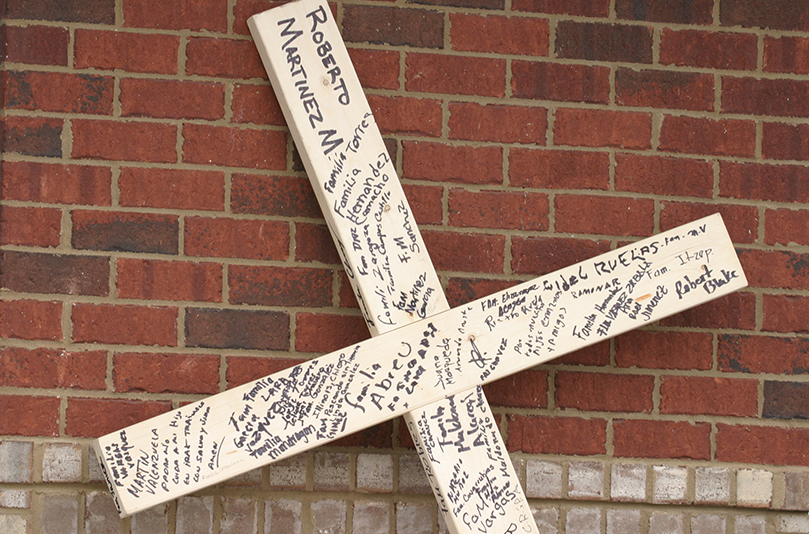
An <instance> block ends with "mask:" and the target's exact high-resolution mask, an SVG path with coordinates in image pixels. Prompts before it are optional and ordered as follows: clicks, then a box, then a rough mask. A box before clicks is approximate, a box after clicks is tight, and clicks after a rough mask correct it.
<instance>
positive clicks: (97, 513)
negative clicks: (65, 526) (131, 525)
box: [84, 491, 123, 534]
mask: <svg viewBox="0 0 809 534" xmlns="http://www.w3.org/2000/svg"><path fill="white" fill-rule="evenodd" d="M121 523H122V521H121V517H120V516H119V515H118V510H117V509H116V507H115V502H114V501H113V500H112V496H111V495H110V494H109V492H106V491H93V492H90V493H88V494H87V497H86V500H85V505H84V528H85V531H86V532H87V534H106V533H108V532H111V533H117V532H123V525H122V524H121Z"/></svg>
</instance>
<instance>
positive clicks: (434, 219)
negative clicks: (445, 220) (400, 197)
mask: <svg viewBox="0 0 809 534" xmlns="http://www.w3.org/2000/svg"><path fill="white" fill-rule="evenodd" d="M402 189H403V190H404V193H405V198H407V203H408V204H409V205H410V209H411V210H412V211H413V217H414V218H415V219H416V222H417V223H419V224H441V220H442V217H443V213H444V206H443V196H444V188H442V187H437V186H432V185H407V184H406V185H402Z"/></svg>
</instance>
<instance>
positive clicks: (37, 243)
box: [0, 206, 62, 247]
mask: <svg viewBox="0 0 809 534" xmlns="http://www.w3.org/2000/svg"><path fill="white" fill-rule="evenodd" d="M61 225H62V212H61V211H60V210H58V209H53V208H35V207H27V206H0V226H2V227H3V231H2V232H0V245H28V246H33V247H56V246H58V245H59V239H60V235H61V232H62V227H61Z"/></svg>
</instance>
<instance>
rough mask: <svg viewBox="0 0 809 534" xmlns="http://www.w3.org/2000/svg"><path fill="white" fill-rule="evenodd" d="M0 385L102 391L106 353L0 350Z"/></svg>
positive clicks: (14, 348) (9, 348)
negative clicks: (0, 372) (0, 371)
mask: <svg viewBox="0 0 809 534" xmlns="http://www.w3.org/2000/svg"><path fill="white" fill-rule="evenodd" d="M0 369H2V374H0V385H3V386H11V387H21V388H26V387H28V388H30V387H34V388H74V389H87V390H92V389H105V388H106V374H107V372H106V369H107V354H106V352H105V351H66V350H55V349H47V348H36V349H27V348H21V347H7V348H4V349H0Z"/></svg>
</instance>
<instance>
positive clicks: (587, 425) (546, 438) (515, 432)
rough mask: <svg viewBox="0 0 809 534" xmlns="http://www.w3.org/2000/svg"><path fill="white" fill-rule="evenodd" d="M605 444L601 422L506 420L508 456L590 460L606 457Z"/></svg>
mask: <svg viewBox="0 0 809 534" xmlns="http://www.w3.org/2000/svg"><path fill="white" fill-rule="evenodd" d="M606 443H607V422H606V421H605V420H604V419H579V418H574V417H546V416H524V415H509V416H508V438H507V440H506V447H507V448H508V450H509V452H515V451H522V452H525V453H528V454H564V455H577V456H589V455H598V454H606V452H607V446H606Z"/></svg>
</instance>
